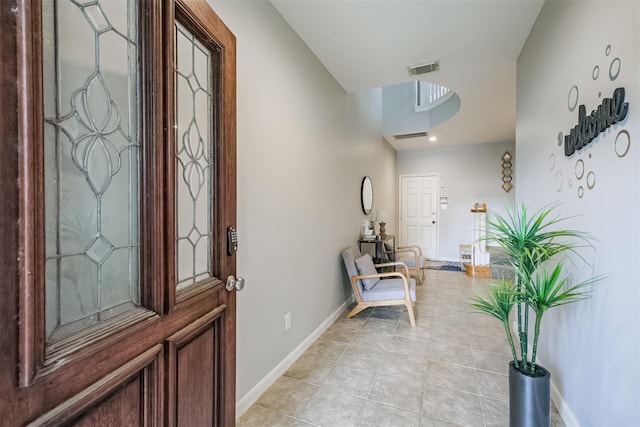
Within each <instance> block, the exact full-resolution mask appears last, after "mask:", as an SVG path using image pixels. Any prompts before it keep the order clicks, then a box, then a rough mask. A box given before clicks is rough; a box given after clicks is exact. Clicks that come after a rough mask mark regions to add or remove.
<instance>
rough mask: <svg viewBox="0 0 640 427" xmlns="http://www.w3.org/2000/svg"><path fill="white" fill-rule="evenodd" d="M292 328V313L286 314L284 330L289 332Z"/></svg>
mask: <svg viewBox="0 0 640 427" xmlns="http://www.w3.org/2000/svg"><path fill="white" fill-rule="evenodd" d="M289 329H291V313H287V314H285V315H284V331H285V332H287V331H288V330H289Z"/></svg>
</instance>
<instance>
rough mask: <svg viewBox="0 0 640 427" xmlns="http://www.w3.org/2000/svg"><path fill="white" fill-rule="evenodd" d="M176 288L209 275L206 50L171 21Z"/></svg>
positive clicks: (209, 135)
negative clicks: (174, 87)
mask: <svg viewBox="0 0 640 427" xmlns="http://www.w3.org/2000/svg"><path fill="white" fill-rule="evenodd" d="M175 45H176V58H175V64H176V69H175V81H176V100H175V104H176V208H175V209H176V252H177V253H176V262H177V265H176V273H177V288H178V289H181V288H184V287H186V286H189V285H192V284H194V283H196V282H198V281H199V280H203V279H206V278H209V277H212V276H213V274H212V269H211V258H212V254H211V244H212V242H211V239H212V208H211V200H212V191H213V183H212V164H213V151H212V146H213V142H212V141H213V113H212V100H213V97H212V94H211V87H210V86H211V84H210V82H211V67H212V66H211V51H210V50H209V49H207V48H206V47H205V46H203V45H202V43H200V42H199V41H198V40H197V39H196V38H195V37H194V35H193V34H192V33H191V32H189V31H188V30H187V29H186V28H184V27H183V26H182V25H180V24H178V23H176V26H175Z"/></svg>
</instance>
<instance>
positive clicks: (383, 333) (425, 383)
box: [238, 270, 564, 427]
mask: <svg viewBox="0 0 640 427" xmlns="http://www.w3.org/2000/svg"><path fill="white" fill-rule="evenodd" d="M488 283H489V280H487V279H476V278H472V277H468V276H467V275H466V274H464V273H463V272H451V271H439V270H427V271H426V280H425V284H424V285H422V286H418V294H417V297H418V298H417V299H418V301H417V302H416V314H417V326H416V327H413V328H412V327H411V326H410V324H409V318H408V315H407V312H406V309H405V308H404V307H386V308H375V309H368V310H366V311H364V312H362V313H360V314H359V315H358V316H356V317H354V318H352V319H346V318H345V317H344V316H343V317H341V318H339V319H338V320H336V322H335V323H334V324H333V325H332V326H331V327H330V328H329V329H328V330H327V331H326V332H325V333H324V334H323V335H322V336H321V337H320V338H319V339H318V340H317V341H316V342H315V343H314V344H313V345H312V346H311V347H310V348H309V349H308V350H307V351H306V352H305V353H304V354H303V355H302V356H301V357H300V358H299V359H298V360H297V361H296V362H295V363H294V364H293V365H292V366H291V367H290V368H289V369H288V370H287V372H286V373H285V374H284V375H283V376H282V377H280V378H279V379H278V380H276V382H275V383H274V384H273V385H272V386H271V387H270V388H269V389H268V390H267V391H266V392H265V393H264V394H263V395H262V396H261V397H260V398H259V399H258V401H257V402H256V403H255V404H254V405H252V406H251V407H250V408H249V409H248V410H247V411H246V412H245V413H244V414H243V415H242V417H241V418H240V420H239V422H238V425H239V426H241V427H253V426H260V427H266V426H308V425H314V426H338V427H347V426H399V427H400V426H402V427H404V426H507V425H508V424H509V403H508V378H507V364H508V361H509V360H510V351H509V347H508V344H507V340H506V337H505V336H504V329H503V328H502V325H500V323H499V322H497V321H496V320H494V319H491V318H489V317H487V316H486V315H480V314H477V313H474V312H473V310H472V309H471V307H470V306H469V300H470V298H471V297H472V296H473V295H477V294H480V293H484V289H485V288H486V286H487V285H488ZM552 425H553V426H564V423H563V422H562V419H561V418H560V416H559V415H558V412H557V410H556V409H555V407H553V411H552Z"/></svg>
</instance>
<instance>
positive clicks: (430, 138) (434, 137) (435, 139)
mask: <svg viewBox="0 0 640 427" xmlns="http://www.w3.org/2000/svg"><path fill="white" fill-rule="evenodd" d="M437 140H438V137H437V136H430V137H429V141H431V142H436V141H437Z"/></svg>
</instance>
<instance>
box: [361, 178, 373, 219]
mask: <svg viewBox="0 0 640 427" xmlns="http://www.w3.org/2000/svg"><path fill="white" fill-rule="evenodd" d="M360 201H361V202H362V212H364V213H365V215H369V214H370V213H371V208H372V207H373V184H372V183H371V178H369V177H368V176H365V177H364V178H362V187H361V188H360Z"/></svg>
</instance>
